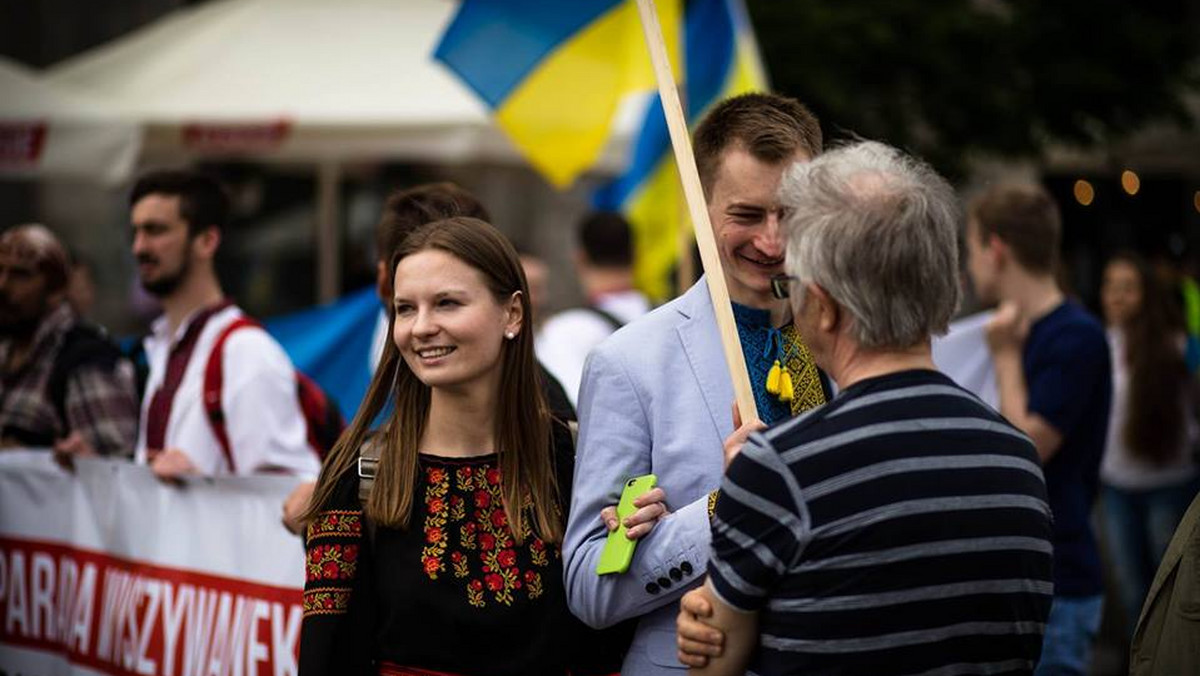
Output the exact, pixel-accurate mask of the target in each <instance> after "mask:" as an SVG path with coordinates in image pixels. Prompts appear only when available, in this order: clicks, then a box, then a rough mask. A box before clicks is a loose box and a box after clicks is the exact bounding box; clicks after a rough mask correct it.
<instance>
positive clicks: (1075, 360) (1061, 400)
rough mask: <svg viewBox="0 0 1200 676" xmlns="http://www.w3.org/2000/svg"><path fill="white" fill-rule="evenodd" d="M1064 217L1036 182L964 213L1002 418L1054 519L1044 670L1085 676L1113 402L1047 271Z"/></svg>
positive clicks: (1080, 326) (1080, 324) (1077, 320)
mask: <svg viewBox="0 0 1200 676" xmlns="http://www.w3.org/2000/svg"><path fill="white" fill-rule="evenodd" d="M1060 233H1061V220H1060V216H1059V212H1058V207H1057V206H1056V205H1055V203H1054V200H1053V199H1052V198H1051V197H1050V195H1049V194H1047V193H1046V192H1045V191H1044V190H1043V189H1041V188H1039V187H1036V186H1032V185H1016V184H1013V185H998V186H996V187H993V188H992V189H990V190H989V191H987V192H986V193H984V194H982V195H980V196H979V197H977V198H976V199H974V200H973V201H972V202H971V203H970V205H969V206H968V213H967V251H968V255H969V262H968V270H969V272H970V274H971V278H972V282H973V283H974V285H975V292H976V295H978V296H979V298H980V300H981V301H983V302H984V303H990V302H998V303H999V308H998V309H997V311H996V315H995V317H994V318H993V319H992V320H991V322H990V324H989V325H988V329H987V337H988V346H989V348H990V349H991V352H992V360H993V363H994V365H995V368H996V384H997V387H998V389H999V394H1000V412H1001V413H1002V414H1003V415H1004V416H1005V417H1006V418H1007V419H1008V420H1009V421H1010V422H1012V423H1013V424H1014V425H1016V426H1017V427H1018V428H1020V429H1021V430H1022V431H1024V432H1025V433H1026V434H1027V435H1029V437H1030V438H1031V439H1032V440H1033V442H1034V445H1035V446H1036V448H1037V452H1038V456H1039V457H1040V458H1041V461H1042V466H1043V472H1044V474H1045V478H1046V489H1047V492H1048V494H1049V498H1050V509H1051V511H1052V513H1053V515H1054V585H1055V591H1054V602H1053V605H1052V606H1051V611H1050V619H1049V623H1048V625H1047V627H1046V634H1045V645H1044V647H1043V650H1042V661H1041V663H1040V664H1039V666H1038V672H1037V673H1039V674H1050V673H1053V674H1085V673H1087V668H1088V664H1089V662H1090V661H1091V651H1092V643H1093V640H1094V638H1095V635H1096V632H1097V631H1098V629H1099V626H1100V617H1101V609H1102V605H1103V579H1102V576H1101V566H1100V555H1099V550H1098V547H1097V544H1096V536H1095V534H1094V533H1093V532H1092V527H1091V524H1090V521H1089V514H1090V512H1091V508H1092V504H1093V502H1095V499H1096V494H1097V489H1098V485H1099V471H1100V459H1101V457H1102V456H1103V454H1104V443H1105V434H1106V431H1107V429H1108V415H1109V404H1110V400H1111V398H1112V367H1111V363H1110V359H1109V351H1108V347H1107V343H1106V339H1105V335H1104V329H1103V328H1102V327H1101V325H1100V323H1099V321H1097V320H1096V319H1095V318H1094V317H1092V316H1091V315H1089V314H1088V313H1087V312H1086V311H1085V310H1083V308H1081V307H1080V306H1079V305H1078V304H1076V303H1074V302H1072V301H1070V300H1067V299H1066V298H1065V297H1064V295H1063V293H1062V291H1061V290H1060V289H1059V287H1058V284H1057V282H1056V280H1055V276H1054V272H1055V266H1056V265H1057V261H1058V249H1059V240H1060Z"/></svg>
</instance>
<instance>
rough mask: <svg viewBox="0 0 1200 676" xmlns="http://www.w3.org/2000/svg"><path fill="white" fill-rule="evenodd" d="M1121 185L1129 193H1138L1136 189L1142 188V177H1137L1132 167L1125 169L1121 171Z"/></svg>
mask: <svg viewBox="0 0 1200 676" xmlns="http://www.w3.org/2000/svg"><path fill="white" fill-rule="evenodd" d="M1121 187H1122V188H1124V189H1125V192H1126V193H1128V194H1130V195H1136V194H1138V190H1141V188H1142V179H1140V178H1138V175H1137V173H1136V172H1134V171H1133V170H1132V169H1126V170H1125V171H1122V172H1121Z"/></svg>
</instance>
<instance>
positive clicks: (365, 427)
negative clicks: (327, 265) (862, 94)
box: [300, 218, 603, 675]
mask: <svg viewBox="0 0 1200 676" xmlns="http://www.w3.org/2000/svg"><path fill="white" fill-rule="evenodd" d="M390 269H391V271H392V275H393V289H394V298H393V304H392V307H391V310H390V313H389V314H390V322H391V336H392V340H391V341H390V342H389V343H388V344H387V345H386V346H385V349H384V353H383V356H382V358H381V361H380V365H379V367H378V368H377V369H376V372H375V375H374V378H373V379H372V382H371V384H370V387H369V389H368V391H367V396H366V399H365V401H364V403H363V405H362V406H361V407H360V409H359V411H358V413H357V415H356V416H355V418H354V421H353V422H352V423H351V425H350V427H349V429H348V430H347V432H346V433H345V434H344V435H343V437H342V439H341V440H340V441H339V442H338V444H337V446H336V447H335V448H334V450H333V451H332V453H331V454H330V456H329V458H328V459H327V460H326V461H325V465H324V467H323V468H322V470H321V475H320V478H319V479H318V481H317V486H316V488H315V490H314V493H313V499H312V503H311V504H312V506H311V507H310V509H309V512H308V513H307V514H306V515H305V517H306V519H307V521H308V523H309V526H308V531H307V538H306V545H307V550H308V553H307V566H306V584H305V593H304V611H305V621H304V626H303V630H302V634H301V651H300V662H301V665H300V667H301V673H302V674H306V675H308V674H332V673H337V674H343V673H368V674H372V673H378V674H429V673H441V674H496V675H499V674H556V675H557V674H565V673H567V671H568V669H569V668H570V669H572V670H574V672H575V673H579V672H580V671H588V670H589V669H588V667H587V666H586V665H585V666H584V667H582V668H581V667H579V666H578V665H579V664H581V663H582V662H585V661H586V660H579V659H577V658H578V657H579V655H578V653H579V652H586V651H589V650H592V651H594V650H595V648H594V647H591V646H586V645H580V643H581V641H580V640H579V638H580V634H581V630H582V627H581V625H580V624H579V623H578V621H576V620H574V618H572V617H571V615H570V613H569V612H568V610H567V606H566V600H565V595H564V592H563V582H562V579H563V574H562V562H561V557H560V554H559V546H560V543H561V542H562V534H563V526H564V523H565V519H566V511H567V505H568V504H569V491H570V485H571V484H570V482H571V475H572V469H573V467H572V455H573V449H572V448H571V440H570V434H569V431H567V429H566V428H565V426H564V425H562V424H560V423H559V422H557V421H555V420H552V418H551V416H550V414H549V413H548V411H547V408H546V403H545V401H544V398H543V395H542V393H541V390H540V387H539V382H538V374H537V370H536V366H535V363H534V357H533V335H532V334H533V332H532V330H531V328H532V317H531V313H530V309H529V300H528V299H529V293H528V289H527V285H526V281H525V277H524V274H523V273H522V271H521V266H520V263H519V259H518V257H517V253H516V251H515V250H514V249H513V247H512V245H511V244H510V243H509V242H508V241H507V240H506V239H505V238H504V236H503V235H501V234H500V233H499V232H498V231H497V230H495V228H493V227H492V226H490V225H488V224H487V223H484V222H483V221H480V220H476V219H472V218H451V219H447V220H442V221H436V222H434V223H430V224H427V225H424V226H421V227H420V228H418V229H416V230H415V231H414V232H412V233H411V234H409V235H408V236H407V237H406V238H405V240H404V241H403V242H402V243H401V244H400V245H399V248H398V249H397V251H396V253H395V254H394V255H393V257H392V260H391V267H390ZM389 403H390V404H391V406H392V408H391V410H390V412H386V413H384V412H385V409H386V407H387V406H388V404H389ZM381 413H383V414H384V415H385V418H384V422H383V423H382V425H381V426H380V428H379V430H378V431H377V432H376V433H375V434H373V435H372V434H370V432H369V428H370V426H371V424H372V422H373V421H374V420H376V418H377V417H378V416H380V415H381ZM364 449H366V450H367V451H368V452H365V453H364V452H363V451H364ZM370 456H377V457H378V463H377V468H375V469H372V466H373V464H374V463H371V462H369V459H370ZM364 459H366V460H367V461H364ZM371 475H373V486H372V487H371V488H370V493H369V496H367V497H365V500H364V501H363V502H360V496H359V491H360V487H361V485H362V484H363V479H362V477H366V476H371ZM592 656H593V657H603V656H595V655H594V654H593V655H592ZM592 661H593V662H596V661H600V662H602V661H603V660H602V659H601V660H592Z"/></svg>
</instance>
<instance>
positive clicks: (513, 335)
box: [504, 331, 517, 340]
mask: <svg viewBox="0 0 1200 676" xmlns="http://www.w3.org/2000/svg"><path fill="white" fill-rule="evenodd" d="M504 337H505V338H507V339H509V340H512V339H513V338H516V337H517V334H515V333H513V332H512V331H508V332H506V333H505V334H504Z"/></svg>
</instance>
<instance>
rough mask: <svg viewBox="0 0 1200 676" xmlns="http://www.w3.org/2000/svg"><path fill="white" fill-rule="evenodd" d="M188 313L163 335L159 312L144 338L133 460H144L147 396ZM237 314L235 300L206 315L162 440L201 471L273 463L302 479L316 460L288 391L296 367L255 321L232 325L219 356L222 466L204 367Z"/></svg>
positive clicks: (316, 467)
mask: <svg viewBox="0 0 1200 676" xmlns="http://www.w3.org/2000/svg"><path fill="white" fill-rule="evenodd" d="M195 316H196V315H195V314H193V315H192V316H191V317H189V318H188V319H187V320H185V321H184V322H183V323H182V324H181V325H180V326H179V328H178V329H177V330H176V331H175V335H174V336H168V335H167V321H166V318H165V317H160V318H159V319H158V320H156V321H155V322H154V325H153V327H152V330H151V334H150V335H149V336H147V337H146V340H145V348H146V358H147V361H148V362H149V365H150V374H149V378H148V380H147V382H146V395H145V398H144V400H143V401H142V416H141V421H140V422H139V425H138V442H137V451H136V455H135V459H136V460H137V462H139V463H143V464H145V463H146V462H147V457H146V455H147V454H146V424H147V418H148V412H149V409H150V401H151V400H152V399H153V397H154V393H155V392H156V391H158V389H159V388H160V387H161V386H162V383H163V379H164V377H165V376H166V370H167V357H168V355H169V353H170V346H171V345H173V344H175V343H176V342H178V341H179V340H180V339H182V338H183V336H184V334H185V333H186V332H187V328H188V325H189V324H191V322H192V320H193V319H194V318H195ZM241 316H242V311H241V309H239V308H238V307H236V306H232V305H231V306H229V307H227V308H225V309H223V310H220V311H218V312H217V313H216V314H214V315H213V316H212V317H211V318H210V319H209V320H208V323H207V324H205V326H204V329H203V330H202V331H201V332H200V335H199V337H198V338H197V340H196V346H195V349H194V350H193V351H192V354H191V358H190V359H189V361H188V365H187V368H186V369H185V370H184V374H183V379H182V380H181V381H180V383H179V389H178V390H177V391H176V392H175V398H174V400H173V402H172V404H171V415H170V419H169V420H168V421H167V428H166V436H165V440H164V447H165V448H167V449H170V448H177V449H179V450H181V451H183V452H184V453H186V454H187V455H188V457H189V458H190V459H191V461H192V463H193V464H194V465H196V467H197V468H198V469H199V471H200V472H201V473H202V474H205V475H209V476H214V475H228V474H239V475H246V474H253V473H254V472H256V471H258V470H261V469H268V468H270V469H281V470H285V471H290V472H292V473H293V474H296V475H298V476H301V477H305V478H315V477H316V475H317V472H319V471H320V469H321V462H320V459H319V458H318V457H317V455H316V453H315V452H314V451H313V449H312V447H311V446H309V445H308V435H307V428H306V427H305V423H304V414H303V413H302V412H301V410H300V402H299V400H298V399H297V395H296V373H295V369H294V367H293V366H292V362H291V360H290V359H288V356H287V354H286V353H285V352H284V351H283V348H282V347H280V346H279V343H277V342H275V339H274V338H272V337H271V336H270V335H268V334H267V332H266V331H263V330H262V329H259V328H257V327H245V328H241V329H238V330H237V331H234V332H233V333H231V334H230V335H229V338H228V339H226V341H225V346H224V348H223V355H222V374H223V381H222V388H221V410H222V412H223V413H224V416H225V429H226V432H227V434H228V436H229V442H230V443H229V445H230V448H231V450H232V454H233V459H234V464H235V465H236V467H230V465H229V462H228V460H227V459H226V457H225V452H224V451H223V450H222V448H221V444H220V442H218V441H217V437H216V434H215V433H214V432H213V428H212V423H211V422H210V421H209V419H208V413H207V412H206V411H205V409H204V401H203V389H204V368H205V365H206V364H207V363H208V358H209V355H210V354H211V352H212V348H213V344H214V343H215V342H216V339H217V336H218V335H220V333H221V332H222V331H223V330H224V329H225V327H227V326H229V325H230V324H231V323H232V322H233V321H234V320H236V319H237V318H238V317H241Z"/></svg>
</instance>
